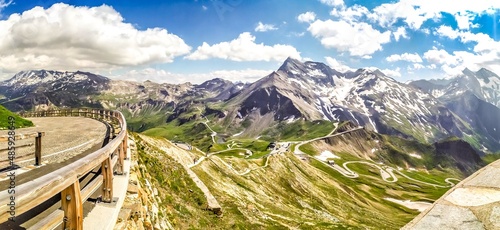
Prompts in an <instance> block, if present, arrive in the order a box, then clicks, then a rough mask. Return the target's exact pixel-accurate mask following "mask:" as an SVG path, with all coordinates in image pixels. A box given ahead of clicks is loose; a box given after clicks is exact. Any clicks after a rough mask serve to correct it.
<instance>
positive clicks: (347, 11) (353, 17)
mask: <svg viewBox="0 0 500 230" xmlns="http://www.w3.org/2000/svg"><path fill="white" fill-rule="evenodd" d="M369 13H370V11H369V10H368V9H367V8H366V7H364V6H360V5H354V6H352V7H347V8H346V7H343V8H340V9H338V8H334V9H333V10H332V11H331V12H330V15H332V16H334V17H338V18H340V19H342V20H344V21H348V22H357V21H359V20H360V19H361V18H362V17H363V16H366V15H368V14H369Z"/></svg>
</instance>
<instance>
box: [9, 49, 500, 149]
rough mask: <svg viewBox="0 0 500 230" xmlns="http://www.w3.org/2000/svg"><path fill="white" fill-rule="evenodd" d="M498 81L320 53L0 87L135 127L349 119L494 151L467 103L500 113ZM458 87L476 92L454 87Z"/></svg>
mask: <svg viewBox="0 0 500 230" xmlns="http://www.w3.org/2000/svg"><path fill="white" fill-rule="evenodd" d="M499 86H500V78H499V77H498V76H497V75H495V74H494V73H492V72H490V71H487V70H480V71H478V72H475V73H474V72H471V71H464V76H463V77H461V78H457V79H451V80H443V81H417V82H412V83H410V84H404V83H400V82H398V81H396V80H394V79H392V78H390V77H387V76H386V75H385V74H384V73H382V72H381V71H380V70H377V69H358V70H356V71H349V72H344V73H342V72H339V71H336V70H334V69H332V68H330V67H329V66H328V65H325V64H323V63H319V62H311V61H308V62H300V61H298V60H295V59H292V58H288V59H287V60H286V61H285V62H284V63H283V65H282V66H281V67H280V68H279V69H278V70H276V71H275V72H273V73H271V74H269V75H268V76H265V77H263V78H262V79H260V80H258V81H256V82H254V83H252V84H242V83H237V84H235V83H232V82H230V81H227V80H223V79H213V80H210V81H207V82H204V83H202V84H199V85H197V84H190V83H184V84H158V83H154V82H151V81H146V82H143V83H138V82H129V81H120V80H110V79H108V78H106V77H102V76H98V75H94V74H91V73H84V72H57V71H25V72H20V73H18V74H16V75H15V76H14V77H13V78H11V79H10V80H7V81H4V82H1V83H0V94H2V95H4V96H5V98H4V99H2V100H1V101H0V103H2V104H4V105H6V106H7V107H8V108H10V109H12V110H27V109H31V108H32V107H36V106H38V105H40V104H45V105H50V106H57V107H61V106H71V107H76V106H91V107H104V108H112V109H120V110H122V111H126V114H129V115H127V116H130V117H135V118H134V119H135V120H134V121H137V122H136V123H137V127H136V126H134V124H135V123H134V122H133V121H132V122H131V127H132V128H135V129H137V130H145V129H147V128H151V127H155V126H157V125H160V124H163V123H165V122H172V121H176V122H178V124H183V123H185V122H190V121H193V120H196V119H199V118H200V116H199V115H202V116H209V115H211V114H214V115H215V116H212V117H213V119H214V121H212V122H214V123H217V124H218V125H220V127H222V128H227V127H231V128H230V130H238V132H241V135H246V136H253V137H257V136H258V135H259V134H260V133H261V132H263V131H265V130H267V129H270V128H272V127H274V126H275V125H277V124H279V123H283V122H285V123H291V122H295V121H298V120H308V121H314V120H331V121H338V120H350V121H351V122H353V123H355V124H356V125H360V126H365V127H366V128H367V129H370V130H373V131H376V132H378V133H382V134H390V135H399V136H403V137H408V138H414V139H417V140H420V141H423V142H432V141H436V140H439V139H441V138H445V137H448V136H458V137H462V138H464V139H466V140H468V141H469V142H470V143H474V146H476V147H477V148H479V149H483V150H494V151H496V150H500V142H499V140H500V133H499V132H500V127H496V126H495V125H494V124H493V123H494V119H493V120H492V119H490V117H485V116H487V115H477V114H476V112H475V109H477V108H479V107H478V106H476V107H474V106H470V105H471V103H475V104H474V105H480V108H481V109H482V110H481V111H484V112H486V111H489V112H488V114H500V109H498V108H497V107H495V106H493V107H491V106H488V102H486V101H483V99H484V100H486V99H491V100H494V98H496V97H498V95H500V94H498V87H499ZM461 92H472V94H471V95H469V96H468V97H457V95H458V94H460V93H461ZM474 97H477V100H476V99H474ZM446 98H447V99H446ZM458 98H462V99H467V100H462V101H458V100H457V99H458ZM445 99H446V100H445ZM478 101H479V102H481V103H479V102H478ZM476 102H477V103H476ZM482 102H484V103H482ZM467 103H469V104H467ZM497 110H498V111H497ZM488 116H489V115H488ZM144 117H152V118H151V119H149V118H148V119H146V118H144ZM143 118H144V119H143ZM242 130H243V131H242ZM496 130H499V132H497V131H496Z"/></svg>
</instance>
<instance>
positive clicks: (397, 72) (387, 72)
mask: <svg viewBox="0 0 500 230" xmlns="http://www.w3.org/2000/svg"><path fill="white" fill-rule="evenodd" d="M380 71H382V73H384V74H385V75H387V76H389V77H392V78H398V77H401V72H400V71H401V69H400V68H399V67H397V68H396V69H394V70H392V69H383V70H380Z"/></svg>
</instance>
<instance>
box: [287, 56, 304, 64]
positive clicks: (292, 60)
mask: <svg viewBox="0 0 500 230" xmlns="http://www.w3.org/2000/svg"><path fill="white" fill-rule="evenodd" d="M287 62H291V63H300V64H302V62H301V61H299V60H298V59H295V58H292V57H288V58H286V60H285V63H287Z"/></svg>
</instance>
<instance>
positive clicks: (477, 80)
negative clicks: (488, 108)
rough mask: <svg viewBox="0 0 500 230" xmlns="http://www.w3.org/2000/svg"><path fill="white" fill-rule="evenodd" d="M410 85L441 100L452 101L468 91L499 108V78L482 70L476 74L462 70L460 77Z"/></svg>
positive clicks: (421, 81) (420, 81)
mask: <svg viewBox="0 0 500 230" xmlns="http://www.w3.org/2000/svg"><path fill="white" fill-rule="evenodd" d="M410 85H412V86H414V87H417V88H419V89H421V90H423V91H424V92H427V93H430V94H432V95H433V96H434V97H436V98H440V99H442V100H449V99H453V98H456V97H457V96H460V95H462V94H463V93H464V92H466V91H469V92H471V93H473V94H474V95H476V96H477V97H478V98H479V99H481V100H484V101H486V102H489V103H491V104H493V105H495V106H497V107H500V77H499V76H498V75H497V74H495V73H493V72H491V71H489V70H487V69H484V68H482V69H480V70H478V71H477V72H473V71H471V70H470V69H464V70H463V71H462V75H460V76H457V77H455V78H453V79H442V80H419V81H414V82H411V83H410Z"/></svg>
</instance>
